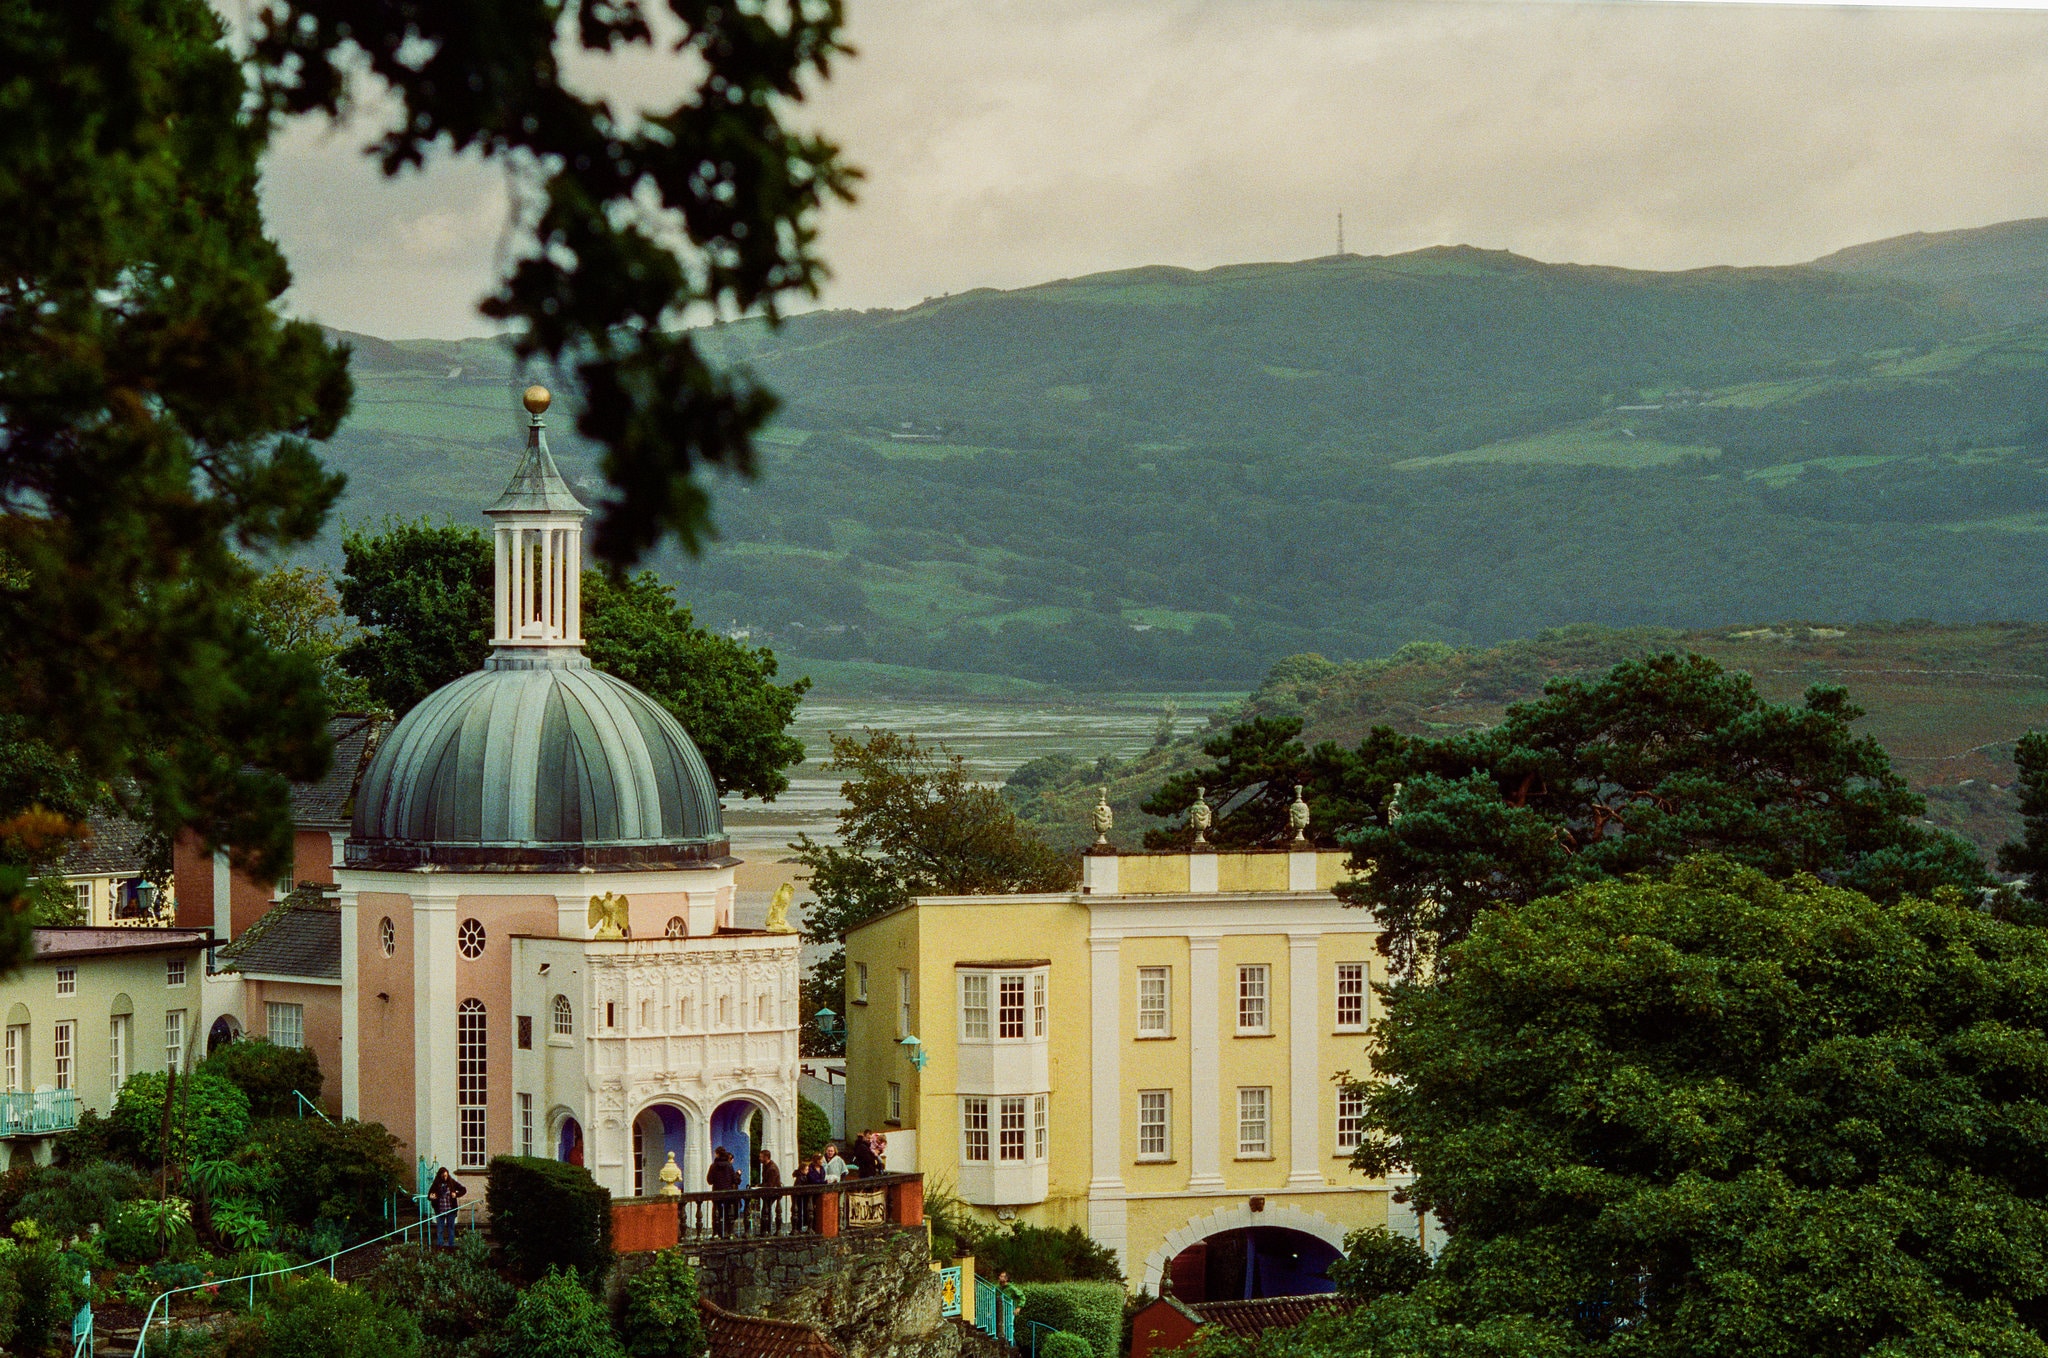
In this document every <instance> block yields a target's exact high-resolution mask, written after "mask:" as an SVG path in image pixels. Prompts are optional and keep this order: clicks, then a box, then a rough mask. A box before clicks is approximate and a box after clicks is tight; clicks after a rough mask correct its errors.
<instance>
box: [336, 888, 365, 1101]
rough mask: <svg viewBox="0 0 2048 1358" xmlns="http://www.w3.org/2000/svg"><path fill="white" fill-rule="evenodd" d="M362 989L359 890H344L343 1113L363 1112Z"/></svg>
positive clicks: (342, 967) (342, 947) (342, 952)
mask: <svg viewBox="0 0 2048 1358" xmlns="http://www.w3.org/2000/svg"><path fill="white" fill-rule="evenodd" d="M362 993H363V987H362V982H361V981H360V980H359V979H358V978H357V976H356V893H355V892H354V891H353V890H351V889H350V888H348V887H343V888H342V890H341V1115H342V1116H343V1117H345V1118H359V1117H361V1116H362V1115H363V1113H362V1108H363V1060H362V1055H361V1043H362V1032H363V1025H362V1021H361V1019H360V1018H359V1017H358V1015H357V1013H356V1005H357V1004H358V1003H359V1002H360V1000H361V997H362Z"/></svg>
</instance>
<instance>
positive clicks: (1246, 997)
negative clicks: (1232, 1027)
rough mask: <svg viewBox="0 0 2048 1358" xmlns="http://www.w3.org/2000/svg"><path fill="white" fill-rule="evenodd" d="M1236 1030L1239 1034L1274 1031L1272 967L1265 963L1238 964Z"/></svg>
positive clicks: (1261, 1033)
mask: <svg viewBox="0 0 2048 1358" xmlns="http://www.w3.org/2000/svg"><path fill="white" fill-rule="evenodd" d="M1237 1031H1238V1035H1239V1036H1241V1037H1243V1036H1257V1037H1263V1036H1265V1035H1267V1034H1268V1033H1271V1032H1272V1031H1273V968H1272V967H1270V966H1268V965H1267V964H1266V963H1264V962H1245V963H1242V964H1240V965H1239V966H1238V969H1237Z"/></svg>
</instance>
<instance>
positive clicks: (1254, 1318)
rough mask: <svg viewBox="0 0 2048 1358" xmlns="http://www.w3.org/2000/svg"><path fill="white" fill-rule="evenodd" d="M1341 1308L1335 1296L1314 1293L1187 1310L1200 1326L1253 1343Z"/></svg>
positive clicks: (1204, 1304)
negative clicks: (1284, 1326)
mask: <svg viewBox="0 0 2048 1358" xmlns="http://www.w3.org/2000/svg"><path fill="white" fill-rule="evenodd" d="M1344 1304H1345V1299H1344V1298H1343V1297H1341V1296H1339V1295H1337V1294H1336V1293H1335V1292H1316V1293H1311V1294H1310V1295H1308V1296H1305V1297H1252V1298H1248V1299H1246V1300H1243V1301H1198V1302H1196V1303H1195V1304H1194V1305H1193V1306H1192V1307H1191V1308H1189V1309H1191V1310H1192V1311H1194V1313H1195V1314H1196V1315H1197V1316H1199V1317H1200V1318H1201V1321H1202V1323H1203V1324H1204V1325H1214V1326H1216V1327H1217V1328H1219V1329H1222V1330H1225V1331H1228V1332H1229V1333H1231V1334H1234V1335H1240V1336H1243V1337H1244V1338H1247V1339H1256V1338H1257V1337H1258V1336H1259V1335H1261V1334H1264V1333H1265V1332H1266V1331H1267V1330H1271V1329H1274V1328H1277V1327H1279V1326H1282V1325H1299V1324H1301V1322H1302V1321H1304V1320H1307V1319H1308V1318H1309V1317H1310V1316H1312V1315H1314V1314H1316V1313H1317V1312H1318V1311H1334V1310H1336V1309H1337V1308H1338V1307H1340V1306H1342V1305H1344Z"/></svg>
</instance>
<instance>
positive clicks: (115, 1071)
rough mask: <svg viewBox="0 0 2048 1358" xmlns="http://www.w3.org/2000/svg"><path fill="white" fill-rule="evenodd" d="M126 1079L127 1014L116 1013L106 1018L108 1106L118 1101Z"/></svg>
mask: <svg viewBox="0 0 2048 1358" xmlns="http://www.w3.org/2000/svg"><path fill="white" fill-rule="evenodd" d="M127 1080H128V1016H127V1015H126V1014H116V1015H115V1016H114V1017H113V1018H111V1019H109V1020H107V1084H108V1086H109V1088H110V1090H111V1093H110V1094H109V1095H108V1098H107V1105H108V1107H112V1106H113V1105H114V1104H115V1103H118V1102H119V1101H120V1098H121V1086H122V1085H123V1084H125V1083H127Z"/></svg>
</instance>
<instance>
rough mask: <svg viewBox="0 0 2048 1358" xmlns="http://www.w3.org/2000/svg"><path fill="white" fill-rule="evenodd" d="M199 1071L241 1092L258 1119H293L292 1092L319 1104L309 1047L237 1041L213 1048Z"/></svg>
mask: <svg viewBox="0 0 2048 1358" xmlns="http://www.w3.org/2000/svg"><path fill="white" fill-rule="evenodd" d="M199 1069H200V1070H201V1071H204V1072H206V1073H207V1074H210V1075H218V1076H219V1077H221V1078H222V1079H224V1080H226V1081H228V1082H229V1083H230V1084H232V1085H234V1086H235V1088H237V1089H239V1090H241V1091H242V1093H243V1094H244V1095H246V1096H247V1097H248V1100H249V1112H250V1113H251V1114H252V1115H254V1116H256V1117H259V1118H266V1117H289V1116H296V1115H297V1114H298V1112H299V1106H298V1100H297V1099H296V1098H294V1097H293V1093H294V1091H296V1092H297V1093H300V1094H304V1095H305V1096H306V1097H307V1098H308V1099H311V1100H312V1101H313V1102H314V1103H316V1104H317V1103H318V1102H320V1084H321V1074H320V1058H319V1057H317V1056H315V1055H314V1054H313V1049H312V1048H311V1047H280V1046H278V1045H277V1044H276V1043H273V1042H270V1041H267V1040H266V1039H264V1038H260V1037H244V1038H237V1039H236V1040H235V1041H233V1042H229V1043H225V1044H223V1045H222V1046H219V1047H216V1048H215V1049H214V1050H213V1051H212V1053H210V1054H209V1055H208V1056H207V1058H206V1059H205V1060H204V1061H201V1062H200V1063H199Z"/></svg>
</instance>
